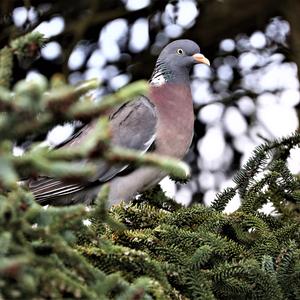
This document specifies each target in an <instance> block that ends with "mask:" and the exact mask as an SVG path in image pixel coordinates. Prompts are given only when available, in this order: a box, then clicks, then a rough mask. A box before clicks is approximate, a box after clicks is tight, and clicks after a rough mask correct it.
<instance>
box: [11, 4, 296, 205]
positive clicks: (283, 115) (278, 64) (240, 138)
mask: <svg viewBox="0 0 300 300" xmlns="http://www.w3.org/2000/svg"><path fill="white" fill-rule="evenodd" d="M123 2H124V3H125V4H126V7H127V9H129V10H137V9H141V8H143V7H146V6H147V5H149V4H150V1H149V0H139V1H136V0H127V1H126V0H123ZM178 8H179V9H178V16H177V21H176V23H175V22H174V20H175V15H174V7H173V6H172V5H171V4H168V5H167V6H166V10H165V12H164V14H163V16H162V18H163V19H162V21H163V22H164V24H165V25H166V27H165V29H164V33H165V34H166V35H167V37H166V38H176V37H178V36H179V35H180V34H181V33H182V32H183V29H184V28H189V27H190V26H192V25H193V23H194V20H195V18H196V17H197V15H198V11H197V8H196V3H195V1H193V0H182V1H179V5H178ZM12 16H13V20H14V22H15V24H16V25H17V26H22V25H23V24H24V22H25V21H26V19H27V18H29V19H30V20H31V21H33V22H34V20H35V19H36V17H37V14H36V12H35V11H34V9H29V10H27V9H25V8H24V7H19V8H16V9H15V10H14V12H13V15H12ZM279 22H281V23H280V24H279ZM64 27H65V24H64V20H63V18H62V17H60V16H56V17H53V18H52V19H51V20H49V21H47V22H43V23H41V24H40V25H39V26H38V27H37V28H36V30H37V31H39V32H41V33H43V34H44V35H45V36H46V37H54V36H56V35H58V34H59V33H61V32H62V31H63V30H64ZM288 31H289V25H288V23H287V22H286V21H278V20H274V21H272V22H271V23H270V24H269V26H268V27H267V28H266V30H265V32H261V31H257V32H254V33H253V34H252V35H251V36H250V37H247V36H243V37H241V38H240V39H239V40H233V39H224V40H223V41H220V50H222V51H223V52H224V53H226V54H227V55H225V56H226V57H225V58H224V60H223V62H222V61H220V58H216V59H215V60H214V59H213V58H212V57H210V56H209V54H207V56H208V57H209V58H210V59H211V61H212V67H211V68H208V67H207V66H204V65H198V66H196V67H195V69H194V77H195V80H194V81H193V82H192V84H191V86H192V92H193V98H194V101H195V104H204V103H210V102H214V101H215V100H218V99H220V98H222V96H223V94H222V93H223V91H224V90H226V88H227V86H228V84H229V82H230V81H231V80H232V78H233V70H234V68H238V69H239V70H240V72H241V73H242V74H243V75H244V77H243V81H242V85H243V86H244V87H245V88H246V89H250V90H253V91H255V92H257V93H262V94H261V95H260V96H259V97H258V99H257V100H256V103H254V102H253V100H252V99H251V98H249V97H247V96H243V97H241V98H240V99H239V100H238V101H237V103H236V105H237V107H234V106H232V107H228V108H226V107H225V106H224V105H223V104H220V103H215V104H209V105H207V106H205V107H203V108H202V109H201V110H200V111H199V114H198V116H197V118H199V119H200V120H201V122H203V123H204V125H205V126H206V133H205V135H204V137H203V138H202V139H201V140H200V141H199V142H198V145H197V147H198V150H199V152H200V157H199V159H198V166H199V167H200V169H201V170H202V171H201V173H200V177H199V178H198V180H199V183H200V185H201V187H202V189H203V191H204V192H205V196H204V201H205V203H210V202H211V201H212V200H213V198H214V196H215V193H216V190H217V188H218V185H220V182H222V184H221V186H222V187H223V186H224V185H226V184H227V185H228V184H230V179H229V178H225V177H224V175H223V177H222V176H221V175H220V174H222V172H219V171H218V170H220V169H222V168H224V167H226V164H230V160H231V158H232V155H233V153H232V149H230V147H229V146H228V145H227V144H226V141H225V139H224V131H226V132H227V133H228V134H230V135H231V136H232V137H233V141H234V142H233V146H234V147H235V148H236V149H237V150H238V151H240V152H241V153H242V155H243V159H242V161H245V160H246V159H247V158H248V157H249V155H250V154H251V151H252V150H253V148H254V147H255V146H256V145H258V144H260V143H262V142H263V141H262V140H261V139H259V138H258V137H257V136H258V134H261V135H262V136H264V137H266V138H274V137H282V136H285V135H288V134H290V133H292V132H293V131H294V130H296V129H297V128H298V125H299V124H298V122H299V120H298V116H297V114H296V111H295V109H294V106H295V105H297V104H298V103H299V99H300V94H299V81H298V79H297V68H296V65H295V64H294V63H290V62H283V60H284V56H283V55H282V54H280V53H275V54H271V53H269V52H268V51H264V49H265V48H266V45H267V43H268V39H269V38H273V39H276V40H277V41H278V42H283V43H284V39H285V36H286V34H287V33H288ZM126 36H129V48H130V50H131V51H132V52H140V51H142V50H144V49H145V48H146V47H147V46H148V44H149V35H148V21H147V20H146V19H144V18H140V19H138V20H137V21H136V22H135V23H134V25H133V26H132V27H131V29H130V31H129V29H128V24H127V21H126V20H125V19H122V18H120V19H116V20H113V21H112V22H110V23H109V24H107V25H106V26H105V27H104V28H103V29H102V30H101V32H100V34H99V40H98V48H97V49H95V50H94V52H93V53H92V55H91V56H90V58H89V60H88V64H87V67H88V69H87V70H86V71H85V72H84V73H80V72H78V69H79V68H80V67H81V66H82V64H83V63H84V61H85V55H86V48H85V47H86V46H84V45H82V44H79V45H78V46H77V47H76V48H75V49H74V51H73V53H72V54H71V56H70V58H69V61H68V66H69V68H70V70H72V71H73V73H72V74H71V75H70V81H71V82H72V83H76V82H77V81H79V80H82V79H88V78H92V77H97V78H100V79H107V80H109V85H110V87H111V88H113V89H115V90H116V89H118V88H120V87H122V86H124V85H126V84H127V83H128V81H129V80H130V77H129V76H128V75H127V74H120V71H119V70H118V69H117V68H116V67H115V66H112V65H109V66H107V64H110V63H113V62H115V61H117V60H118V59H119V58H120V56H121V55H122V53H121V49H120V45H122V43H124V38H125V37H126ZM136 37H138V38H136ZM200 46H201V45H200ZM236 49H238V50H239V51H241V55H240V56H239V57H238V58H236V57H234V56H233V55H231V54H230V53H231V52H232V51H234V50H236ZM61 51H62V50H61V46H60V45H59V44H58V43H57V42H55V41H52V42H49V43H47V44H46V46H45V47H44V48H43V49H42V51H41V54H42V56H43V57H44V58H46V59H49V60H53V59H56V58H57V57H59V56H60V55H61ZM266 63H267V65H266V66H265V67H263V68H262V69H258V70H257V71H255V70H253V67H255V66H263V65H265V64H266ZM214 76H216V78H217V80H216V81H215V88H216V90H217V92H212V91H211V87H210V84H209V80H210V79H211V78H212V77H214ZM278 89H281V90H282V91H280V92H277V90H278ZM255 108H256V112H255V120H256V121H255V123H254V124H253V125H252V127H251V128H249V127H248V125H247V122H246V116H250V115H251V114H253V112H254V110H255ZM71 132H72V128H70V126H69V125H66V126H58V127H56V128H55V129H53V130H52V131H51V132H50V133H49V134H48V137H47V139H48V142H49V143H50V144H55V143H58V142H61V141H62V140H63V139H64V138H66V137H68V136H69V135H70V134H71ZM288 162H289V166H290V169H291V170H292V172H294V173H299V172H300V150H299V149H295V150H293V151H292V155H291V158H290V159H289V161H288ZM218 172H219V173H220V174H219V175H220V176H219V175H218ZM162 185H163V187H164V189H166V190H167V191H168V195H170V196H172V195H173V196H174V195H175V194H176V188H175V184H174V183H173V182H172V181H170V180H168V179H165V180H164V181H163V184H162ZM192 185H193V184H192V183H191V184H189V185H187V186H185V187H183V188H182V189H181V190H180V192H179V193H177V194H176V196H175V197H176V199H177V200H178V201H179V202H182V203H183V202H184V203H186V202H187V200H189V199H190V198H191V195H192V190H191V189H192V187H191V186H192ZM224 187H225V186H224ZM234 203H235V204H234ZM236 203H238V201H233V204H231V206H230V207H231V208H230V209H231V210H232V209H234V207H236V205H237V204H236Z"/></svg>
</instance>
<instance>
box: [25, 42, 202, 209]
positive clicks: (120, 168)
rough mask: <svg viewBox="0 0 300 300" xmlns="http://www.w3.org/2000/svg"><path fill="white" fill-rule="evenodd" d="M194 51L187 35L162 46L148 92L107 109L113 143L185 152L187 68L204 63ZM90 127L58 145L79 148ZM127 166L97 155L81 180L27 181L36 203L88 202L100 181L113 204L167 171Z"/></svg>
mask: <svg viewBox="0 0 300 300" xmlns="http://www.w3.org/2000/svg"><path fill="white" fill-rule="evenodd" d="M179 49H180V51H179ZM199 52H200V49H199V46H198V45H197V44H195V43H194V42H192V41H189V40H178V41H175V42H173V43H170V44H169V45H168V46H166V47H165V48H164V49H163V51H162V52H161V54H160V56H159V58H158V60H157V63H156V66H155V69H154V71H153V74H152V76H151V79H150V80H149V83H150V86H151V90H150V94H149V97H148V98H147V97H145V96H140V97H138V98H137V99H136V100H133V101H131V102H128V103H126V104H124V105H122V106H120V107H118V108H117V109H115V110H114V111H113V112H112V113H111V114H110V116H109V120H110V126H111V130H112V141H111V142H112V144H114V145H118V146H121V147H126V148H131V149H136V150H140V151H142V152H146V151H147V150H149V149H150V148H155V150H154V151H155V152H157V153H160V154H164V155H169V156H173V157H176V158H179V159H181V158H182V157H183V156H184V154H185V153H186V151H187V150H188V148H189V145H190V143H191V139H192V136H193V122H194V116H193V105H192V96H191V92H190V86H189V71H190V69H191V67H192V66H193V65H194V64H195V63H197V62H204V63H207V62H206V61H205V60H203V61H202V57H200V56H199V57H200V60H199V59H198V57H197V58H196V57H193V55H195V54H198V53H199ZM203 59H205V58H203ZM159 78H160V79H159ZM94 126H95V122H91V123H90V124H88V125H86V126H85V127H83V128H82V129H81V131H80V132H79V133H77V134H76V135H75V136H74V137H73V138H71V139H70V140H69V141H68V142H67V143H65V144H64V145H63V146H62V147H78V146H79V147H80V144H81V143H84V140H85V139H86V138H87V136H88V135H89V134H93V129H94ZM82 163H84V162H78V164H79V165H80V164H82ZM128 167H129V166H128V165H126V164H118V165H113V166H111V165H109V164H108V163H106V162H105V161H103V160H101V159H99V161H98V163H97V172H96V174H95V176H93V177H91V178H87V179H86V182H84V183H82V184H67V183H65V182H62V181H60V180H57V179H52V178H47V177H43V176H41V177H39V178H38V179H35V180H30V181H29V188H30V189H31V191H32V192H33V194H34V195H35V198H36V200H37V201H38V202H39V203H41V204H52V205H65V204H74V203H79V202H84V203H86V204H89V203H91V202H92V201H93V200H94V198H95V196H96V195H97V193H98V191H99V190H100V188H101V185H102V184H103V183H104V182H109V183H110V195H109V201H110V205H113V204H116V203H119V202H120V201H121V200H125V201H128V200H129V199H130V198H131V197H132V196H134V195H135V194H136V193H138V192H140V191H143V190H145V189H147V188H149V187H151V186H152V185H154V184H156V183H158V182H159V181H160V180H161V179H162V178H163V177H164V176H165V175H166V174H164V173H163V172H162V171H160V170H158V169H156V168H153V167H141V168H138V169H134V170H132V171H131V172H129V171H127V170H128ZM125 171H126V175H124V174H123V173H124V172H125Z"/></svg>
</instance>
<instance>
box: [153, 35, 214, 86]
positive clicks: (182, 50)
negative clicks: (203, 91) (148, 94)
mask: <svg viewBox="0 0 300 300" xmlns="http://www.w3.org/2000/svg"><path fill="white" fill-rule="evenodd" d="M199 63H202V64H206V65H209V64H210V63H209V60H208V59H207V58H206V57H205V56H204V55H203V54H201V53H200V47H199V46H198V45H197V44H196V43H195V42H193V41H191V40H176V41H174V42H172V43H170V44H168V45H167V46H166V47H165V48H164V49H163V50H162V51H161V53H160V55H159V57H158V59H157V63H156V67H155V70H154V73H153V75H152V79H155V78H157V77H158V76H160V77H161V76H163V77H164V81H171V82H172V81H176V82H178V81H187V80H188V79H189V72H190V70H191V68H192V66H193V65H195V64H199ZM154 83H155V82H154Z"/></svg>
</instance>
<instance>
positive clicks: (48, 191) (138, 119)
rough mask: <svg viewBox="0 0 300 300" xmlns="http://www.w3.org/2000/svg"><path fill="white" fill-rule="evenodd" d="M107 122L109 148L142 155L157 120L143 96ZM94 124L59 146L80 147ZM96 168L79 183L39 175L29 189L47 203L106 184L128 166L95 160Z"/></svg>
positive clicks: (151, 136) (123, 106)
mask: <svg viewBox="0 0 300 300" xmlns="http://www.w3.org/2000/svg"><path fill="white" fill-rule="evenodd" d="M109 120H110V126H111V130H112V141H111V142H112V144H113V145H116V146H120V147H125V148H130V149H135V150H140V151H142V152H146V151H147V150H149V148H150V147H151V146H152V145H153V143H154V141H155V130H156V123H157V117H156V111H155V108H154V106H153V105H152V104H151V102H150V101H149V100H148V99H147V98H146V97H145V96H140V97H139V98H138V99H137V100H133V101H130V102H128V103H126V104H123V105H121V106H120V107H118V108H117V109H115V110H114V111H113V112H112V113H111V114H110V116H109ZM94 125H95V123H94V122H92V123H91V124H88V125H85V126H84V127H83V128H82V129H81V130H80V131H79V132H77V133H75V134H74V135H73V136H72V137H71V138H70V139H69V140H68V141H67V142H66V143H64V144H63V145H62V147H63V148H66V147H76V146H80V144H81V143H84V140H85V138H86V137H87V135H89V134H92V133H93V129H94ZM97 166H98V170H97V174H96V176H94V177H93V178H89V179H87V182H86V183H83V184H77V183H74V184H68V183H65V182H63V181H61V180H58V179H55V178H49V177H45V176H41V177H39V178H38V179H36V180H30V181H29V188H30V190H31V191H32V192H33V194H34V195H35V198H36V200H37V201H38V202H40V203H43V204H47V203H51V199H55V198H57V197H62V196H66V195H70V194H72V193H75V192H77V191H80V190H83V189H84V188H86V187H88V186H90V185H91V184H93V183H94V182H95V181H99V183H100V182H105V181H108V180H110V179H112V178H113V177H115V176H116V175H117V174H119V173H120V172H122V171H124V170H125V169H126V168H127V167H128V166H129V165H127V164H116V165H109V164H108V163H107V162H105V161H103V160H99V161H98V163H97Z"/></svg>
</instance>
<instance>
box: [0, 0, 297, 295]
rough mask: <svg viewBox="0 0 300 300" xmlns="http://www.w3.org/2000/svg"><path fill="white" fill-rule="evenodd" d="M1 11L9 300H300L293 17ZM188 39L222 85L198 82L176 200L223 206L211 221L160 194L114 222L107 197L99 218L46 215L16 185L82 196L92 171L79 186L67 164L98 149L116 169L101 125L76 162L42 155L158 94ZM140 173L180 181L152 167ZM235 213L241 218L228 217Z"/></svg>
mask: <svg viewBox="0 0 300 300" xmlns="http://www.w3.org/2000/svg"><path fill="white" fill-rule="evenodd" d="M245 7H247V9H245ZM0 9H1V11H0V12H1V16H0V23H1V27H2V28H1V29H2V30H1V36H0V43H1V52H0V85H1V87H0V110H1V113H0V190H1V196H0V222H1V226H0V245H1V250H0V298H1V297H2V298H3V299H11V298H16V299H47V298H50V299H58V298H84V299H86V298H87V299H254V298H255V299H299V298H300V291H299V286H300V282H299V278H300V274H299V273H300V257H299V256H300V252H299V177H298V175H295V174H297V173H298V172H299V167H298V166H297V165H298V164H297V157H298V156H299V152H298V151H299V150H298V145H299V139H300V137H299V135H298V134H297V133H295V134H293V135H291V132H292V131H293V130H295V129H297V127H298V118H297V109H298V103H299V82H298V78H297V74H298V70H299V68H297V67H296V65H297V64H298V63H299V62H300V59H299V57H298V55H299V53H300V51H299V42H298V40H299V38H298V37H299V24H298V21H297V17H295V16H296V15H297V14H296V12H297V11H300V6H299V3H298V1H296V0H289V1H286V2H284V3H282V2H281V1H268V0H262V1H259V2H258V1H252V2H249V1H238V0H226V1H223V2H219V1H192V0H191V1H188V0H186V1H94V0H90V1H77V2H76V3H73V5H70V4H69V3H67V2H66V1H55V2H47V1H25V2H23V1H2V2H1V3H0ZM187 16H188V17H187ZM127 27H128V29H126V28H127ZM124 28H125V29H124ZM33 30H36V31H33ZM32 31H33V32H32ZM39 32H43V33H44V36H42V35H41V34H39ZM178 37H187V38H191V39H193V40H195V41H196V42H198V43H199V44H200V45H201V49H202V52H203V53H204V54H205V55H206V56H208V58H209V59H210V60H211V61H212V69H208V68H206V67H204V68H202V67H199V68H198V67H197V68H195V70H194V73H193V82H192V89H193V96H194V100H195V113H196V116H197V118H196V122H195V132H196V135H195V139H194V143H193V146H192V149H191V151H190V153H189V154H188V156H187V157H186V161H187V162H188V163H189V164H190V165H191V167H192V171H193V177H192V180H191V181H190V182H189V183H188V184H187V185H186V186H185V187H184V190H181V191H180V192H179V195H177V197H178V199H181V200H182V201H183V202H185V203H189V202H190V201H191V200H192V201H193V202H195V203H201V202H203V201H204V202H205V203H208V202H211V200H212V199H214V201H213V202H212V205H211V207H205V206H203V205H201V204H197V205H195V206H191V207H188V208H185V207H181V206H180V205H179V204H176V203H175V202H173V200H171V199H169V198H167V197H166V196H165V195H164V192H163V191H161V190H160V189H159V188H158V187H157V188H156V189H155V190H154V191H151V192H148V193H146V194H143V195H142V196H141V197H140V198H139V199H138V200H136V201H135V202H134V203H131V204H130V205H127V206H126V205H120V206H117V207H114V208H113V209H112V210H111V211H109V212H108V211H107V210H106V209H105V199H106V194H107V188H106V187H105V188H104V189H103V190H102V192H101V194H100V195H99V196H98V199H97V201H96V205H95V207H93V208H92V209H90V210H87V209H86V208H85V207H83V206H73V207H65V208H54V207H49V208H47V209H44V208H42V207H40V206H39V205H38V204H36V203H35V201H34V199H33V197H32V195H31V194H30V193H29V192H28V191H26V189H24V188H23V187H22V186H20V185H18V184H17V181H18V180H20V179H23V178H26V177H28V176H36V174H38V173H44V174H48V175H50V176H55V177H60V178H64V179H68V180H70V179H72V180H75V179H76V180H81V178H82V177H84V176H86V174H87V173H90V172H93V166H92V165H87V166H86V168H85V169H82V170H77V168H76V166H75V165H73V163H72V159H74V158H83V157H87V156H91V153H93V154H95V151H94V149H95V148H98V147H99V145H100V146H101V147H100V148H101V149H104V151H102V152H101V151H100V152H99V153H97V154H98V155H102V156H104V157H105V159H108V160H112V161H113V159H114V158H113V157H114V155H109V154H114V153H116V151H120V150H119V149H113V148H112V147H111V146H110V145H109V134H108V131H107V121H106V119H105V117H101V118H100V119H99V124H98V126H99V133H100V134H99V136H96V137H94V138H93V139H92V140H90V141H89V143H87V145H86V148H83V149H81V151H73V152H70V151H60V150H56V151H49V150H48V148H47V147H45V146H46V145H49V144H50V145H52V146H53V145H55V144H56V143H59V142H60V141H61V140H62V139H63V138H65V137H66V134H61V133H60V132H63V130H62V129H64V132H67V134H71V133H72V131H73V127H72V126H71V125H70V123H67V125H66V122H73V121H74V120H77V121H78V120H80V121H83V122H86V121H89V120H90V119H91V118H92V117H95V116H101V115H102V113H103V112H104V111H105V109H107V107H108V106H112V105H115V104H116V102H118V101H119V100H120V99H122V101H128V100H129V99H130V98H131V97H132V96H134V95H135V94H138V93H141V92H145V91H146V85H145V83H144V82H135V83H133V84H131V85H129V86H127V87H124V88H123V89H121V90H120V91H118V92H117V94H115V93H114V92H115V90H117V89H119V88H120V87H121V86H124V85H127V84H128V83H129V81H134V80H135V79H141V78H149V76H150V74H151V71H152V69H153V65H154V61H155V56H156V55H157V54H158V53H159V51H160V49H161V48H162V47H163V46H164V45H165V44H166V43H167V42H168V41H169V40H170V39H173V38H178ZM41 74H42V75H41ZM93 77H96V78H98V80H96V79H91V78H93ZM24 78H26V80H24ZM100 81H101V84H100ZM70 83H71V84H70ZM95 89H96V91H95ZM91 91H93V93H91ZM93 99H101V101H96V102H93V101H92V100H93ZM276 112H277V114H276ZM270 116H272V118H271V117H270ZM274 117H275V118H277V119H276V122H275V123H274V121H272V120H274ZM72 124H73V123H72ZM76 124H78V123H77V122H76V123H74V126H75V127H76ZM57 125H59V126H62V125H63V127H56V128H58V129H59V131H57V129H54V130H52V131H50V133H48V132H49V130H50V129H52V128H54V127H55V126H57ZM51 132H52V133H51ZM60 135H62V136H60ZM283 135H284V136H286V137H284V138H282V136H283ZM53 136H55V138H53ZM274 137H281V138H278V139H274ZM45 138H46V142H44V143H43V144H42V145H40V144H38V143H37V141H42V140H43V139H45ZM211 141H213V143H211ZM262 143H263V145H261V146H259V147H258V148H256V150H255V151H254V152H252V150H253V147H254V146H255V145H257V144H262ZM43 145H44V146H43ZM215 149H216V151H215ZM24 150H25V151H26V152H25V153H23V152H24ZM207 150H209V151H207ZM114 151H115V152H114ZM250 152H252V156H251V157H250V158H249V153H250ZM117 153H118V154H119V153H120V152H117ZM20 154H23V155H20ZM121 154H122V155H123V159H124V160H129V161H135V160H136V157H137V155H138V154H137V153H126V152H122V153H121ZM125 154H127V156H126V155H125ZM199 154H201V155H200V156H199ZM209 154H212V156H209ZM224 158H225V159H224ZM246 160H247V163H246V164H245V165H244V166H243V167H242V168H241V169H240V167H241V166H240V165H241V162H246ZM139 163H148V164H149V163H151V164H156V165H159V166H160V167H162V168H165V169H166V170H168V171H169V172H170V173H173V174H174V173H175V175H177V176H178V175H181V171H182V169H181V167H180V165H179V166H178V165H177V164H176V162H174V161H169V160H167V161H166V160H164V159H161V158H157V157H155V158H153V157H147V156H145V158H144V160H143V161H142V162H139ZM237 169H240V170H239V171H238V172H237V173H236V170H237ZM233 174H235V175H234V177H233V181H232V183H231V184H230V187H228V188H227V189H225V190H223V189H221V187H222V186H224V185H227V186H228V179H229V178H232V175H233ZM217 190H223V191H221V192H220V193H219V194H218V195H217V196H215V192H216V191H217ZM232 201H233V202H235V203H236V202H237V201H240V202H241V205H240V207H239V209H238V210H236V211H235V212H233V213H225V212H224V209H225V208H226V207H227V208H228V203H229V202H232ZM266 206H269V207H270V206H271V207H272V209H273V212H272V214H269V213H266V210H265V207H266ZM262 208H264V209H262ZM287 283H288V284H287Z"/></svg>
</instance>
